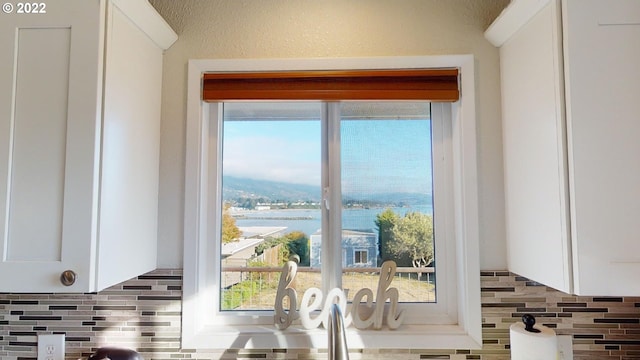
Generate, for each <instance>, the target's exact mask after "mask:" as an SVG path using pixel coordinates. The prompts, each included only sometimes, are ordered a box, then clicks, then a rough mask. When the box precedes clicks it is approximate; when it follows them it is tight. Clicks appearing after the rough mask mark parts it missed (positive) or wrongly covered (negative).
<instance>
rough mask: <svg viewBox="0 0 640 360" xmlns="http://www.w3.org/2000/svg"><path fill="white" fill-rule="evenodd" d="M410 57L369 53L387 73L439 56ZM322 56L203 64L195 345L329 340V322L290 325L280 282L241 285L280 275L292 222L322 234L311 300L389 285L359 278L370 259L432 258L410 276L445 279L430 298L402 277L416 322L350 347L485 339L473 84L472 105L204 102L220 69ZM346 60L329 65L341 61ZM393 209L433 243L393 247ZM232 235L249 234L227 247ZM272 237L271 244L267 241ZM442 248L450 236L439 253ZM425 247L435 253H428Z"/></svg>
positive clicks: (366, 334) (311, 257)
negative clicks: (317, 291) (283, 316)
mask: <svg viewBox="0 0 640 360" xmlns="http://www.w3.org/2000/svg"><path fill="white" fill-rule="evenodd" d="M396 60H398V61H397V63H396V62H395V61H394V62H392V63H387V64H386V65H385V62H384V61H380V62H379V63H377V62H376V61H373V60H369V61H366V60H363V63H368V64H369V65H368V67H369V68H374V69H376V68H385V67H388V68H397V67H398V66H402V64H403V63H407V62H409V63H412V62H416V63H420V62H424V63H426V64H427V65H426V67H429V63H434V60H436V58H396ZM447 60H448V61H450V63H449V64H446V61H447ZM372 61H373V62H372ZM438 61H440V65H435V66H433V67H444V65H447V66H455V67H459V68H461V73H462V74H463V78H464V76H469V79H471V81H473V80H472V79H473V76H472V74H473V71H472V69H473V68H472V60H470V59H469V58H468V57H464V56H462V57H443V58H438ZM438 61H435V62H436V63H438ZM311 63H313V61H311V60H310V62H309V63H306V62H305V61H301V60H298V61H294V60H292V61H290V62H287V61H283V62H277V63H272V62H269V61H255V62H242V61H240V62H236V63H233V64H231V63H227V62H225V61H197V62H196V61H192V62H191V63H190V75H189V79H190V84H189V107H188V112H189V114H188V132H189V134H188V140H187V141H188V144H187V145H188V154H187V186H186V187H187V193H186V198H185V201H186V203H185V269H184V270H185V285H184V314H183V346H186V347H202V346H203V344H209V343H210V342H211V340H212V339H213V337H215V339H216V341H217V342H216V344H218V345H216V346H215V347H219V348H234V347H264V348H274V347H287V348H295V347H325V346H326V336H325V335H324V332H323V331H322V330H321V329H318V330H304V331H301V330H300V329H299V328H295V326H292V329H287V330H283V331H280V330H276V328H275V327H274V326H273V301H269V300H266V301H258V299H262V300H264V299H268V298H269V297H268V296H267V295H265V294H266V293H267V292H258V293H254V294H249V295H246V294H245V295H244V296H243V295H242V294H243V290H241V289H240V287H241V286H242V284H245V283H254V284H255V283H260V284H263V283H265V281H266V280H265V279H267V278H268V277H270V276H271V277H278V276H273V274H272V275H269V273H270V272H271V271H272V270H271V268H272V267H273V266H270V265H273V264H272V262H273V261H274V260H269V259H271V258H270V257H269V256H271V255H273V254H271V255H270V254H269V252H273V251H274V248H275V249H277V247H278V246H282V244H283V243H280V244H278V243H277V242H278V239H282V238H283V237H287V236H290V237H295V236H294V235H296V234H295V233H294V235H291V234H292V230H296V232H297V233H298V234H297V235H300V234H302V235H304V236H303V237H301V238H295V239H294V238H289V239H288V240H290V241H297V244H299V245H300V247H302V248H304V246H305V245H306V246H308V249H305V250H303V251H300V250H299V249H298V250H296V251H298V252H297V255H298V256H299V257H300V258H301V259H300V266H301V267H303V266H304V267H305V268H307V269H309V271H308V273H309V276H306V277H305V278H304V279H302V278H301V280H300V281H298V282H297V284H296V290H297V292H298V298H299V299H300V298H301V297H302V293H303V292H304V291H305V289H306V288H307V287H310V286H313V287H318V288H322V289H324V291H325V293H326V292H327V291H328V289H330V288H333V287H341V288H348V289H349V292H348V293H350V295H351V296H353V294H355V292H357V291H358V290H359V287H363V286H364V287H369V288H372V289H373V290H374V291H375V289H376V284H375V282H374V284H373V285H369V284H367V285H362V284H361V283H360V284H354V282H353V281H352V280H351V277H353V274H368V273H367V272H361V273H358V270H357V269H355V268H365V269H363V270H368V271H371V269H374V268H376V267H379V266H380V262H381V261H380V260H382V259H386V258H392V259H393V260H395V261H396V262H397V263H399V264H405V265H409V266H404V268H407V270H408V271H409V270H410V268H411V267H413V266H416V267H417V269H414V270H415V271H413V272H412V274H410V275H408V276H407V278H406V280H402V281H404V282H406V283H407V284H409V286H410V287H412V288H414V289H415V288H417V286H416V285H417V284H424V285H429V286H426V287H425V288H426V290H425V291H424V294H422V295H420V294H418V295H417V296H416V297H409V291H406V292H405V293H404V294H405V296H403V295H402V294H403V290H402V289H401V286H400V282H401V281H400V280H398V284H395V283H393V284H392V285H391V286H392V287H397V288H399V290H400V293H401V295H400V301H401V302H402V304H401V306H402V308H403V309H404V310H405V311H407V312H408V313H409V316H406V317H405V321H404V323H403V327H401V328H400V329H398V330H395V331H393V332H388V331H385V330H380V331H373V330H366V331H359V330H356V329H353V330H349V331H348V342H349V346H350V347H353V348H358V347H364V346H366V347H381V348H395V347H403V348H411V347H420V348H424V347H425V346H427V347H428V341H427V343H425V340H424V336H425V335H427V334H434V335H436V334H439V337H438V338H439V339H440V340H438V341H434V342H433V344H432V345H433V347H440V348H441V347H442V346H443V344H450V346H451V347H455V348H474V347H477V346H479V341H478V340H479V339H480V319H479V318H480V306H479V279H478V277H479V267H478V259H477V210H476V209H475V205H474V204H475V201H476V199H475V197H476V184H475V138H474V136H475V132H474V129H475V128H474V124H473V116H472V114H473V101H472V93H473V92H472V91H471V95H469V97H468V99H469V100H468V104H469V105H468V106H469V107H468V108H467V107H465V111H468V113H465V112H462V111H461V110H462V106H461V104H462V102H463V101H458V102H457V103H455V104H454V105H453V106H452V105H449V104H446V103H430V102H426V101H424V100H423V101H411V102H403V101H398V100H397V99H396V100H395V101H391V102H388V101H375V102H363V101H355V102H350V101H330V102H321V101H311V102H307V101H287V102H282V101H276V102H274V101H260V102H251V101H249V102H247V101H216V102H211V103H204V102H202V101H201V100H200V98H199V96H198V97H196V94H194V92H198V93H199V92H200V86H199V81H200V78H201V76H202V73H204V72H207V71H221V70H222V71H231V70H235V71H243V70H247V68H248V67H249V68H250V67H255V68H254V69H253V70H267V71H268V70H282V69H280V67H286V66H291V67H292V68H295V67H300V66H313V64H311ZM345 64H346V63H345V62H341V61H339V60H325V63H324V65H325V66H326V67H328V68H334V67H342V66H344V65H345ZM390 64H391V65H390ZM316 66H317V65H316ZM404 66H407V65H404ZM234 67H235V68H234ZM413 67H417V65H413ZM256 68H257V69H256ZM285 69H286V68H285ZM465 73H466V74H468V75H464V74H465ZM472 84H473V83H472V82H471V84H470V85H471V86H469V87H468V88H467V89H472V88H473V85H472ZM463 86H464V82H463ZM463 89H464V87H463ZM464 94H465V92H464V91H463V96H464ZM198 95H199V94H198ZM465 104H467V103H466V102H465ZM189 149H191V150H189ZM309 159H315V160H309ZM463 174H464V175H465V176H463ZM190 184H192V185H193V186H190ZM267 194H268V195H269V196H266V195H267ZM399 194H411V195H410V196H404V197H401V196H400V195H399ZM385 210H389V213H387V214H386V215H388V216H389V217H391V218H394V216H395V218H400V219H407V221H406V223H407V226H413V227H416V226H418V227H421V228H423V229H425V230H424V231H422V232H419V234H420V235H419V236H416V234H417V233H416V232H415V230H407V229H405V230H404V231H405V232H410V231H413V232H412V233H411V234H412V236H409V237H408V238H411V239H415V238H424V239H427V238H429V237H430V239H432V240H431V242H429V241H427V240H425V242H423V243H422V244H419V245H417V246H416V245H415V244H409V243H407V244H403V247H404V249H403V250H402V251H401V250H398V248H400V246H386V247H385V246H384V241H381V239H382V240H384V239H383V238H384V234H383V235H381V232H382V231H380V229H383V228H384V221H380V220H384V219H386V218H383V217H381V216H384V215H385V214H384V213H383V212H384V211H385ZM229 219H231V222H235V223H236V225H237V226H238V228H239V230H240V232H239V233H233V232H232V233H230V234H231V235H228V234H226V235H228V236H226V235H225V234H223V230H224V229H223V225H222V224H223V223H224V222H225V221H228V220H229ZM305 219H314V221H315V225H314V224H309V226H310V227H308V228H304V229H303V225H302V223H303V222H304V221H306V220H305ZM273 220H276V221H275V222H274V221H273ZM376 220H379V222H378V223H377V222H376ZM295 221H298V223H295ZM381 223H382V225H381ZM362 224H364V225H362ZM415 224H419V225H415ZM318 225H319V226H318ZM400 228H401V226H394V229H396V230H397V231H400V230H398V229H400ZM394 231H395V230H394ZM325 234H326V235H325ZM225 236H226V238H225ZM394 236H395V237H393V239H396V240H394V241H395V242H391V241H389V244H391V243H393V244H395V245H398V243H399V241H400V240H398V239H401V238H402V235H401V233H400V232H398V233H397V234H396V233H394ZM223 238H225V239H226V240H225V242H226V241H227V240H233V241H229V242H228V244H224V245H223V244H222V242H223V240H222V239H223ZM238 239H240V241H238ZM330 239H333V240H330ZM274 240H275V242H274ZM256 241H257V243H256ZM267 242H271V243H270V244H268V245H269V246H262V247H261V244H265V243H267ZM393 244H392V245H393ZM411 246H413V247H412V248H411ZM233 247H235V249H232V248H233ZM260 247H261V248H260ZM408 248H411V249H409V250H408ZM429 248H431V249H434V248H435V251H432V254H434V255H429V252H428V251H426V250H428V249H429ZM246 249H249V250H248V251H246ZM254 249H256V250H258V251H254V252H252V251H253V250H254ZM474 249H476V250H475V252H474ZM289 250H290V249H289ZM290 251H291V250H290ZM416 251H423V252H424V254H422V253H421V254H420V256H416V255H415V254H416ZM469 251H470V252H469ZM257 253H260V257H257V256H256V255H255V254H257ZM408 254H411V255H408ZM234 256H235V258H234ZM276 259H277V257H276ZM238 260H240V261H241V262H240V266H238V262H237V261H238ZM242 261H244V264H242ZM270 262H271V263H270ZM275 262H276V263H278V264H279V262H278V260H275ZM223 264H224V265H223ZM247 265H249V268H250V269H251V270H250V271H247ZM314 267H315V268H318V269H321V271H316V270H313V269H314ZM254 269H258V270H259V271H258V270H254ZM434 269H435V270H434ZM434 271H435V273H436V276H433V274H432V272H434ZM276 274H277V273H276ZM359 277H360V278H366V277H369V278H371V275H365V276H359ZM423 277H424V278H423ZM394 281H395V280H394ZM347 284H348V285H347ZM352 287H353V288H352ZM436 290H437V291H436ZM258 291H262V290H260V289H258ZM351 299H352V298H350V300H351ZM403 300H404V301H403ZM196 314H197V315H196ZM442 333H447V334H449V335H448V336H447V337H446V338H447V339H448V340H447V341H448V342H442V341H441V340H442V338H441V336H442ZM396 335H402V336H401V337H397V336H396ZM412 335H415V336H416V337H413V336H412ZM383 339H384V340H383ZM417 339H421V340H419V341H416V340H417ZM323 343H324V345H323ZM206 346H207V347H211V345H206Z"/></svg>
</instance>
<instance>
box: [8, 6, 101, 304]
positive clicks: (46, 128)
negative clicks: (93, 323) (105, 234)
mask: <svg viewBox="0 0 640 360" xmlns="http://www.w3.org/2000/svg"><path fill="white" fill-rule="evenodd" d="M45 5H46V7H45V8H43V9H40V10H44V11H45V13H38V14H25V13H18V11H19V10H20V8H14V11H13V13H12V14H2V21H1V22H0V64H2V66H0V284H2V286H3V288H2V289H1V290H2V291H12V292H20V291H39V292H45V291H50V292H56V291H74V290H73V289H78V290H84V289H88V288H90V286H92V283H93V282H94V281H95V280H94V279H95V274H93V273H92V271H91V270H90V269H91V268H92V267H91V262H92V261H93V260H92V259H94V258H95V257H94V256H92V255H93V254H94V253H95V248H94V247H95V241H94V240H95V236H96V211H97V210H96V209H97V208H96V205H97V201H95V200H96V196H97V185H96V184H97V177H98V163H97V162H98V150H99V145H100V142H99V141H98V139H99V136H100V133H99V132H100V125H99V124H100V115H101V108H100V103H101V96H102V94H101V91H100V88H101V79H102V70H101V69H102V64H101V61H102V60H101V59H102V48H103V46H102V44H103V40H102V39H103V29H104V26H103V24H104V20H103V19H104V16H103V13H104V4H103V3H102V2H100V1H98V0H65V1H63V2H47V3H45ZM31 10H32V9H31ZM65 270H73V271H74V272H75V273H77V275H78V279H77V282H76V283H75V284H74V285H72V286H71V287H69V288H65V287H64V286H63V285H62V284H61V282H60V279H59V277H60V274H61V273H62V272H63V271H65ZM78 290H76V291H78Z"/></svg>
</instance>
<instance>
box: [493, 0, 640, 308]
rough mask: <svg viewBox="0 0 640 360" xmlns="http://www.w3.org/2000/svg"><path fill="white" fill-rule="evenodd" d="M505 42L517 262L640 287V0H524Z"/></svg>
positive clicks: (508, 179) (511, 14)
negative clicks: (639, 229)
mask: <svg viewBox="0 0 640 360" xmlns="http://www.w3.org/2000/svg"><path fill="white" fill-rule="evenodd" d="M485 36H486V37H487V38H488V39H489V40H490V41H491V42H492V43H493V44H494V45H496V46H499V47H500V63H501V77H502V117H503V141H504V166H505V189H506V190H505V191H506V199H507V200H506V212H507V242H508V257H509V270H511V271H513V272H515V273H518V274H521V275H523V276H526V277H529V278H531V279H532V280H535V281H538V282H541V283H543V284H546V285H549V286H551V287H554V288H557V289H560V290H563V291H566V292H570V293H576V294H580V295H616V296H638V295H640V282H639V281H638V280H637V275H638V274H640V236H639V235H638V230H637V227H636V225H637V223H638V219H640V115H639V114H640V66H638V64H640V1H637V0H616V1H610V0H563V1H559V0H551V1H549V0H542V1H537V0H518V1H514V2H512V3H511V4H510V5H509V7H508V8H507V9H505V11H504V12H503V13H502V14H501V15H500V16H499V17H498V19H496V21H495V22H494V23H493V24H492V26H491V27H490V28H489V29H488V30H487V32H486V33H485Z"/></svg>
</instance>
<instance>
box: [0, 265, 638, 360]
mask: <svg viewBox="0 0 640 360" xmlns="http://www.w3.org/2000/svg"><path fill="white" fill-rule="evenodd" d="M181 274H182V271H180V270H157V271H154V272H151V273H149V274H146V275H143V276H140V277H138V278H136V279H132V280H130V281H127V282H125V283H122V284H119V285H116V286H113V287H111V288H109V289H107V290H105V291H102V292H100V293H98V294H77V295H53V294H41V295H37V294H2V293H0V359H3V360H20V359H23V360H27V359H35V357H36V355H37V347H36V340H37V337H36V334H50V333H65V334H66V347H67V354H66V359H67V360H76V359H78V358H81V357H86V356H87V355H88V354H90V353H91V351H93V350H95V349H96V348H98V347H101V346H105V345H115V346H121V347H129V348H134V349H136V350H138V351H140V352H141V353H142V355H143V356H144V358H145V359H146V360H152V359H156V360H159V359H203V360H204V359H206V360H210V359H288V360H294V359H295V360H298V359H300V360H302V359H306V360H314V359H317V360H321V359H326V358H327V353H326V350H319V349H309V350H287V349H265V350H240V351H238V350H224V349H221V350H218V351H209V352H197V351H195V350H189V349H182V350H181V349H180V314H181V300H180V298H181V287H182V276H181ZM481 286H482V293H481V294H482V320H483V324H482V328H483V329H482V334H483V343H484V345H483V348H482V349H481V350H466V349H457V350H456V349H454V350H420V349H417V350H401V349H394V350H385V349H350V350H351V351H350V352H351V354H350V358H351V359H352V360H359V359H363V360H418V359H450V360H468V359H476V360H478V359H480V360H509V358H510V356H509V350H508V348H509V330H508V329H509V326H510V325H511V324H512V323H514V322H515V321H519V318H520V317H521V316H522V314H524V313H533V314H535V315H536V316H537V318H538V322H539V323H543V324H545V325H547V326H549V327H552V328H555V329H556V332H557V333H558V334H561V335H572V336H573V344H574V357H575V359H576V360H596V359H598V360H631V359H640V298H621V297H582V296H571V295H567V294H564V293H561V292H558V291H555V290H552V289H550V288H547V287H545V286H540V285H539V284H537V283H533V282H531V281H528V280H527V279H525V278H522V277H519V276H516V275H514V274H512V273H509V272H506V271H497V272H496V271H483V272H482V273H481ZM214 342H215V339H212V345H214V346H215V343H214Z"/></svg>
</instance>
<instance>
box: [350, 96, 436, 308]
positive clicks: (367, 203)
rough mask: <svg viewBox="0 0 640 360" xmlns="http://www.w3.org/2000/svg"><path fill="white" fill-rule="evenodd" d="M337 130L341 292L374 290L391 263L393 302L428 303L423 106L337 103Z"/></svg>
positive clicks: (427, 133) (428, 195) (428, 191)
mask: <svg viewBox="0 0 640 360" xmlns="http://www.w3.org/2000/svg"><path fill="white" fill-rule="evenodd" d="M340 127H341V131H340V136H341V145H340V146H341V167H342V170H341V176H342V180H341V184H342V203H343V210H342V247H343V254H345V256H344V258H343V266H344V268H345V269H344V270H343V276H342V287H343V288H344V289H349V292H348V295H349V300H351V299H352V298H353V295H355V293H356V292H357V291H358V290H359V289H361V288H363V287H367V288H371V289H373V290H374V291H375V289H377V287H378V276H379V275H378V274H376V273H374V271H375V270H376V269H375V268H377V267H380V266H381V264H382V262H383V261H385V260H393V261H395V262H396V264H397V267H398V268H397V273H396V277H395V279H394V280H393V283H392V284H391V286H392V287H396V288H398V290H399V292H400V302H434V301H435V277H434V276H435V272H434V266H435V264H434V258H435V257H434V242H433V199H432V194H433V192H432V189H433V185H432V183H433V182H432V178H433V177H432V156H431V150H432V148H431V120H430V105H429V103H427V102H411V103H404V102H377V103H369V102H348V103H343V105H342V116H341V121H340ZM363 250H364V254H363ZM366 254H369V256H367V255H366Z"/></svg>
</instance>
